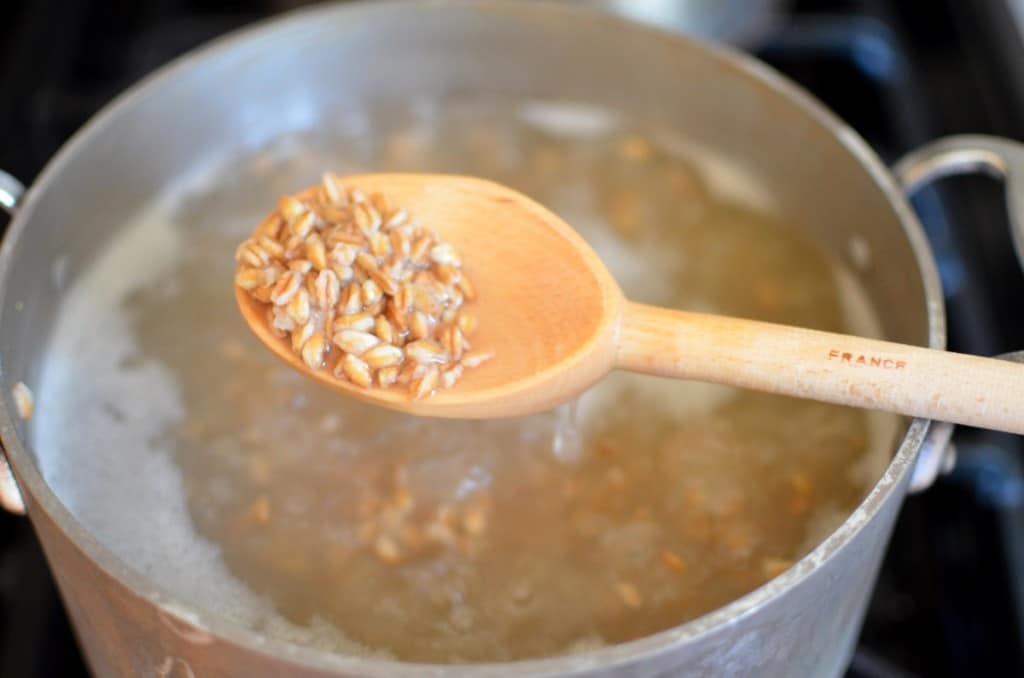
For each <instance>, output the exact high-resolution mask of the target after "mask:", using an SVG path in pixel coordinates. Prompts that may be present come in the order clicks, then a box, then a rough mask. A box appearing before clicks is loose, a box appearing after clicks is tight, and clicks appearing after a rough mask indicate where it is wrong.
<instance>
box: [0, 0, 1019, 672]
mask: <svg viewBox="0 0 1024 678" xmlns="http://www.w3.org/2000/svg"><path fill="white" fill-rule="evenodd" d="M291 4H297V3H292V2H288V1H287V0H252V1H249V2H246V1H243V0H237V1H231V0H209V1H201V0H160V1H159V2H150V3H113V2H103V1H101V0H81V1H80V2H75V3H66V2H60V1H59V0H6V3H5V5H4V9H3V13H4V15H5V20H4V22H3V23H2V25H0V91H2V92H3V93H4V96H3V97H2V98H0V130H2V134H0V167H2V168H4V169H5V170H7V171H9V172H11V173H12V174H14V175H15V176H17V177H19V178H20V179H22V180H23V181H25V182H30V181H31V179H32V178H33V177H34V176H35V175H36V174H37V173H38V172H39V170H40V169H41V168H42V166H43V164H44V163H45V162H46V160H47V159H48V158H50V157H51V156H52V155H53V154H54V153H55V152H56V150H57V149H58V148H59V146H60V145H61V144H62V143H63V142H64V140H66V139H67V137H68V136H69V135H70V134H71V133H72V132H74V131H75V130H76V129H77V128H78V127H80V126H81V125H82V124H83V123H84V122H85V121H86V120H87V119H88V117H89V116H91V115H92V114H93V113H94V112H95V111H97V110H98V109H99V108H100V107H102V106H103V105H104V104H105V103H106V102H108V101H109V100H110V99H111V98H112V97H113V96H115V95H116V94H117V93H118V92H119V91H121V90H122V89H123V88H124V87H126V86H127V85H129V84H131V83H132V82H134V81H135V80H137V79H138V78H139V77H140V76H142V75H144V74H145V73H147V72H149V71H151V70H152V69H154V68H156V67H158V66H160V65H161V64H163V63H165V62H166V61H168V60H169V59H171V58H173V57H174V56H177V55H178V54H180V53H182V52H184V51H186V50H188V49H190V48H192V47H194V46H196V45H199V44H201V43H203V42H205V41H206V40H208V39H210V38H212V37H215V36H217V35H220V34H222V33H224V32H226V31H228V30H231V29H233V28H237V27H239V26H242V25H245V24H247V23H249V22H251V21H253V20H256V19H260V18H264V17H266V16H268V15H271V14H273V13H275V12H278V11H281V10H283V9H287V7H288V6H289V5H291ZM1022 5H1024V3H1022V2H1021V1H1020V0H987V1H984V2H975V3H964V2H958V1H957V0H939V1H938V2H925V1H923V0H911V1H905V2H898V1H896V0H893V1H891V2H885V1H884V0H797V1H795V2H792V3H790V8H789V10H788V11H787V14H786V16H785V18H784V20H783V21H782V22H780V24H779V26H778V28H777V29H775V30H773V31H771V32H770V33H769V34H768V35H767V36H766V37H765V38H764V39H763V40H762V41H760V42H759V43H758V44H756V45H754V46H751V47H750V49H751V51H753V52H754V53H755V54H756V55H758V56H759V57H761V58H762V59H764V60H765V61H767V62H768V63H769V64H771V65H773V66H775V67H776V68H778V69H779V70H781V71H782V72H783V73H785V74H786V75H788V76H789V77H791V78H793V79H795V80H796V81H797V82H799V83H801V84H802V85H804V86H805V87H807V88H808V89H809V90H810V91H811V92H812V93H814V94H815V95H816V96H817V97H819V98H820V99H821V100H822V101H824V102H825V103H826V105H828V106H829V107H830V108H832V109H833V110H835V111H836V112H837V113H838V114H839V115H840V117H842V118H843V119H844V120H846V121H847V122H848V123H849V124H850V125H852V126H853V127H854V128H855V129H856V130H857V131H858V132H860V133H861V134H862V135H863V136H864V137H865V138H866V139H867V141H868V142H869V143H870V144H871V145H872V146H873V147H874V148H875V149H876V150H877V151H878V153H879V154H880V155H881V156H882V158H883V159H884V160H886V161H887V162H893V161H894V160H895V159H896V158H898V157H899V156H900V155H901V154H903V153H905V152H907V151H908V150H910V149H912V148H914V147H916V146H919V145H920V144H922V143H923V142H925V141H927V140H930V139H933V138H936V137H938V136H942V135H945V134H953V133H965V132H974V133H988V134H999V135H1004V136H1008V137H1011V138H1015V139H1018V140H1020V139H1024V32H1022V31H1020V30H1018V24H1017V23H1015V21H1014V18H1015V17H1017V16H1024V6H1022ZM1015 12H1016V13H1015ZM915 207H916V208H917V209H918V212H919V214H920V215H921V219H922V222H923V223H924V225H925V228H926V231H927V233H928V236H929V239H930V241H931V243H932V247H933V249H934V251H935V254H936V258H937V260H938V262H939V268H940V274H941V276H942V280H943V285H944V289H945V291H946V302H947V311H948V317H949V343H950V348H952V349H954V350H958V351H964V352H972V353H978V354H984V355H992V354H996V353H1001V352H1005V351H1009V350H1014V349H1018V348H1024V314H1022V313H1021V312H1020V300H1021V299H1022V298H1024V296H1022V293H1024V275H1022V273H1021V271H1020V269H1019V265H1018V262H1017V261H1016V260H1015V258H1014V256H1013V253H1012V252H1013V250H1012V247H1011V246H1010V240H1009V235H1008V233H1009V230H1008V224H1007V219H1006V215H1005V211H1004V209H1005V208H1004V203H1003V194H1002V188H1001V186H999V184H998V183H996V182H994V181H992V180H990V179H985V178H980V177H970V178H961V179H957V180H955V181H948V182H945V183H943V184H942V185H940V186H939V187H937V188H934V189H932V188H930V189H927V190H925V191H922V193H921V194H920V195H919V196H918V197H917V198H916V199H915ZM955 441H956V444H957V447H958V450H959V453H960V454H959V460H958V463H957V465H956V467H955V468H954V470H953V472H952V473H951V474H950V475H949V476H946V477H943V478H940V479H939V481H938V482H937V483H936V485H935V486H934V487H933V488H932V489H930V490H929V491H928V492H926V493H924V494H921V495H917V496H913V497H909V498H908V499H907V501H906V504H905V506H904V509H903V511H902V513H901V516H900V519H899V522H898V524H897V526H896V530H895V533H894V535H893V538H892V542H891V544H890V547H889V551H888V553H887V556H886V560H885V563H884V565H883V567H882V571H881V574H880V577H879V581H878V585H877V587H876V590H875V593H874V595H873V598H872V601H871V606H870V608H869V611H868V615H867V619H866V621H865V624H864V629H863V632H862V634H861V638H860V642H859V644H858V648H857V652H856V655H855V657H854V659H853V662H852V664H851V667H850V669H849V671H848V674H847V675H848V676H851V677H856V678H861V677H864V678H868V677H879V678H881V677H888V678H897V677H904V676H929V677H931V676H938V677H950V678H952V677H960V676H1004V675H1005V676H1017V675H1024V472H1022V466H1024V445H1022V439H1021V438H1019V437H1015V436H1009V435H1003V434H995V433H991V432H985V431H975V430H969V429H961V430H958V432H957V434H956V437H955ZM84 675H87V674H86V672H85V668H84V665H83V664H82V659H81V655H80V653H79V650H78V648H77V645H76V643H75V641H74V637H73V635H72V632H71V630H70V627H69V625H68V622H67V619H66V616H65V614H64V611H63V608H62V606H61V603H60V599H59V597H58V595H57V593H56V591H55V589H54V586H53V582H52V579H51V578H50V575H49V573H48V571H47V569H46V565H45V560H44V558H43V556H42V553H41V551H40V548H39V545H38V543H37V542H36V540H35V537H34V535H33V534H32V531H31V529H30V527H29V525H28V522H27V521H26V520H24V519H21V518H16V517H13V516H9V515H6V514H2V512H0V676H18V677H24V678H37V677H39V678H41V677H44V676H45V677H50V676H63V677H68V678H73V677H75V676H84Z"/></svg>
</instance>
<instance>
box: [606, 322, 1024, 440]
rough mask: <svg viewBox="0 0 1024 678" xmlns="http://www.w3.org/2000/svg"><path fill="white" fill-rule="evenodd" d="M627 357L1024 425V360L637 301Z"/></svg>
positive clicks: (772, 389)
mask: <svg viewBox="0 0 1024 678" xmlns="http://www.w3.org/2000/svg"><path fill="white" fill-rule="evenodd" d="M617 366H618V367H620V368H622V369H626V370H631V371H633V372H644V373H646V374H654V375H658V376H663V377H675V378H679V379H696V380H700V381H709V382H714V383H719V384H729V385H732V386H739V387H742V388H751V389H756V390H759V391H767V392H769V393H780V394H784V395H790V396H796V397H798V398H810V399H813V400H821V401H824V402H830V403H837V404H841V405H852V406H854V407H864V408H867V409H873V410H883V411H886V412H896V413H899V414H906V415H911V416H915V417H925V418H928V419H938V420H942V421H950V422H954V423H958V424H968V425H971V426H979V427H983V428H989V429H996V430H1000V431H1009V432H1011V433H1024V364H1018V363H1011V362H1006V361H1001V360H996V359H993V358H980V357H978V356H972V355H964V354H962V353H949V352H946V351H936V350H933V349H928V348H920V347H917V346H907V345H904V344H896V343H891V342H887V341H877V340H874V339H864V338H861V337H853V336H847V335H842V334H832V333H830V332H819V331H816V330H807V329H801V328H797V327H787V326H784V325H774V324H771V323H764V322H758V321H754V320H741V319H737V318H728V317H719V316H714V315H707V314H701V313H689V312H685V311H672V310H668V309H663V308H656V307H653V306H645V305H643V304H634V303H627V304H626V308H625V311H624V314H623V318H622V325H621V328H620V332H619V340H618V354H617Z"/></svg>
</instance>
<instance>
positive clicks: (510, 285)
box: [235, 174, 623, 418]
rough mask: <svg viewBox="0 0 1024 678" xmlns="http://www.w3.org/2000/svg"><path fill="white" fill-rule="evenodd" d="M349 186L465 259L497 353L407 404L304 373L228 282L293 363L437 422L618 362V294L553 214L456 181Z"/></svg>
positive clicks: (510, 407) (560, 397)
mask: <svg viewBox="0 0 1024 678" xmlns="http://www.w3.org/2000/svg"><path fill="white" fill-rule="evenodd" d="M341 183H342V185H344V186H345V187H346V188H359V189H360V190H362V191H363V192H364V193H372V192H375V191H380V192H382V193H384V194H385V195H387V196H388V199H389V200H390V201H391V202H392V203H393V204H395V205H400V206H402V207H404V208H405V209H407V210H409V212H410V214H412V215H414V217H415V218H416V219H417V220H418V221H419V222H420V223H422V224H423V225H424V226H427V227H429V228H432V229H434V230H435V231H437V232H438V234H439V235H440V236H441V237H442V238H443V239H445V240H446V241H448V242H449V243H451V244H452V245H453V246H454V247H455V248H456V249H457V250H458V251H459V252H460V253H462V255H463V256H462V258H463V262H464V263H463V269H464V270H465V271H466V274H467V275H468V276H469V277H470V279H471V280H472V281H473V285H474V287H475V288H476V292H477V297H478V299H479V301H477V302H476V303H474V304H472V305H471V306H470V307H469V308H468V310H469V311H471V312H472V313H473V315H475V316H476V317H477V319H478V320H479V325H478V329H477V331H476V332H475V333H474V335H473V346H474V348H475V349H477V350H483V351H487V352H491V351H493V352H494V353H495V356H496V357H495V358H494V359H493V360H490V361H488V362H487V363H485V364H483V365H481V366H480V367H478V368H476V369H472V370H466V372H465V373H464V375H463V376H462V378H461V379H460V380H459V382H458V383H457V384H456V385H455V386H454V387H453V388H451V389H443V390H438V391H437V393H436V394H435V395H434V396H432V397H429V398H424V399H422V400H416V401H413V400H412V399H410V397H409V393H408V390H407V389H405V388H401V387H391V388H387V389H381V388H370V389H364V388H361V387H359V386H356V385H354V384H352V383H351V382H349V381H346V380H344V379H339V378H336V377H335V376H334V375H333V374H332V373H331V371H330V370H323V369H321V370H313V369H310V368H309V367H308V366H307V365H306V364H305V363H304V362H303V361H302V359H301V358H300V357H299V356H298V355H296V354H295V352H294V351H293V350H292V347H291V343H290V341H289V340H288V338H282V337H278V336H276V335H275V334H274V333H273V331H271V329H270V327H269V326H268V325H267V304H265V303H262V302H260V301H257V300H255V299H253V298H252V296H251V295H250V294H249V293H248V292H246V291H245V290H243V289H241V288H239V287H237V286H236V287H235V297H236V299H237V301H238V306H239V308H240V309H241V311H242V315H243V316H244V317H245V320H246V322H247V323H248V324H249V327H250V328H251V329H252V331H253V332H254V333H255V334H256V336H257V337H259V339H260V341H262V342H263V343H264V344H265V345H266V346H267V347H268V348H270V350H272V351H273V352H274V354H275V355H277V356H278V357H279V358H281V359H282V360H284V361H285V362H286V363H288V365H289V366H291V367H292V369H294V370H296V371H299V372H301V373H302V374H304V375H306V376H307V377H309V378H311V379H314V380H316V381H317V382H319V383H321V384H324V385H325V386H329V387H331V388H333V389H336V390H338V391H341V392H343V393H345V394H346V395H350V396H352V397H354V398H358V399H360V400H365V401H368V402H373V403H376V404H379V405H383V406H385V407H391V408H393V409H397V410H403V411H406V412H411V413H413V414H418V415H424V416H434V417H462V418H487V417H502V416H513V415H519V414H529V413H532V412H539V411H542V410H546V409H551V408H552V407H555V406H556V405H558V404H559V403H562V402H565V401H566V400H570V399H572V398H573V397H575V396H576V395H578V394H579V393H580V392H582V391H583V390H585V389H586V388H587V387H589V386H590V385H591V384H593V383H594V382H596V381H597V380H598V379H600V378H601V377H603V376H604V375H605V374H606V373H607V372H608V369H609V366H610V365H612V363H613V362H614V358H615V332H614V330H615V327H616V325H617V324H618V319H619V316H620V315H621V312H622V305H623V296H622V292H621V291H620V290H619V287H618V285H617V284H616V282H615V280H614V279H613V278H612V277H611V276H610V275H608V272H607V270H606V269H605V267H604V265H603V264H602V263H601V261H600V259H598V257H597V255H596V254H595V253H594V251H593V250H591V249H590V247H589V246H588V245H587V244H586V242H585V241H584V240H583V239H582V238H581V237H580V236H579V234H577V233H576V232H575V231H574V230H573V229H572V228H571V227H569V226H568V225H567V224H566V223H565V222H564V221H562V220H561V219H559V218H558V217H557V216H556V215H555V214H553V213H552V212H551V211H549V210H548V209H546V208H545V207H543V206H541V205H540V204H538V203H536V202H534V201H533V200H530V199H529V198H527V197H526V196H524V195H522V194H521V193H517V192H516V191H513V190H511V189H509V188H506V187H505V186H501V185H499V184H496V183H493V182H490V181H484V180H482V179H474V178H471V177H459V176H437V175H420V174H367V175H359V176H348V177H344V178H343V179H342V180H341Z"/></svg>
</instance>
